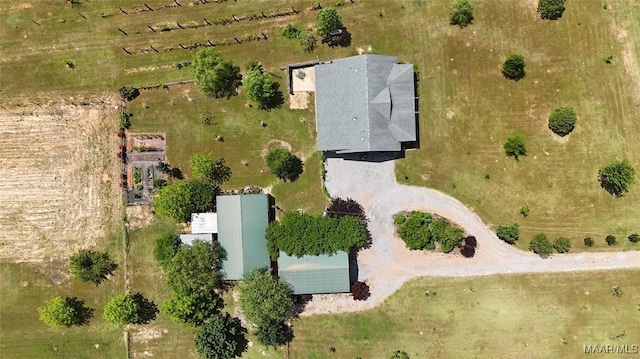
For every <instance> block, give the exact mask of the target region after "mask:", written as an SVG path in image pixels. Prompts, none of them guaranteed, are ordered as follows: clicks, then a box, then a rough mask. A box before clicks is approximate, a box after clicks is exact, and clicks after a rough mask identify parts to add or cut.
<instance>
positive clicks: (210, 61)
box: [191, 48, 242, 98]
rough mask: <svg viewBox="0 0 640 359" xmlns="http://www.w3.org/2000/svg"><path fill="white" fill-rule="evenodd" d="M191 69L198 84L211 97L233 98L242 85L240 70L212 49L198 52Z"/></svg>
mask: <svg viewBox="0 0 640 359" xmlns="http://www.w3.org/2000/svg"><path fill="white" fill-rule="evenodd" d="M191 68H192V69H193V74H194V76H195V78H196V83H197V84H198V85H199V86H200V88H201V89H202V91H204V93H205V94H207V95H209V96H213V97H216V98H221V97H231V96H233V95H235V94H236V93H237V91H236V89H237V88H238V86H240V84H241V83H242V75H241V74H240V68H239V67H238V66H235V65H234V64H233V63H232V62H231V61H229V60H225V59H223V58H222V57H221V56H220V54H219V53H218V52H216V51H215V50H213V49H211V48H206V49H203V50H200V51H198V52H197V53H196V54H195V56H194V57H193V61H191Z"/></svg>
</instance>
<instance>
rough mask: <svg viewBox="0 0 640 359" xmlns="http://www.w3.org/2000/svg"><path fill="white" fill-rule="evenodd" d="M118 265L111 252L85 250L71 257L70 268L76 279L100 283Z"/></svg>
mask: <svg viewBox="0 0 640 359" xmlns="http://www.w3.org/2000/svg"><path fill="white" fill-rule="evenodd" d="M117 267H118V265H117V264H115V263H114V262H113V261H112V260H111V258H109V253H106V252H95V251H91V250H83V251H79V252H78V253H76V254H74V255H72V256H71V258H69V270H70V271H71V274H73V276H74V277H75V278H76V279H79V280H81V281H83V282H88V283H93V284H95V285H98V284H100V283H102V281H103V280H105V279H107V276H109V275H111V274H113V271H114V270H116V268H117Z"/></svg>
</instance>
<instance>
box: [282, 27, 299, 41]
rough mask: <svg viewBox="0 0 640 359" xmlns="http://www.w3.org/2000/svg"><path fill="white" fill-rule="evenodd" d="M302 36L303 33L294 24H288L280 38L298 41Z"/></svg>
mask: <svg viewBox="0 0 640 359" xmlns="http://www.w3.org/2000/svg"><path fill="white" fill-rule="evenodd" d="M301 35H302V31H300V29H299V28H298V27H297V26H295V25H294V24H287V26H285V27H284V29H282V32H280V36H282V37H284V38H285V39H297V38H299V37H300V36H301Z"/></svg>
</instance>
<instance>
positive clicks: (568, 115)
mask: <svg viewBox="0 0 640 359" xmlns="http://www.w3.org/2000/svg"><path fill="white" fill-rule="evenodd" d="M576 120H577V115H576V112H575V111H574V110H573V108H571V107H558V108H557V109H555V110H554V111H553V112H552V113H551V116H549V129H550V130H551V131H553V133H555V134H556V135H558V136H562V137H564V136H566V135H568V134H570V133H571V132H572V131H573V129H574V127H575V125H576Z"/></svg>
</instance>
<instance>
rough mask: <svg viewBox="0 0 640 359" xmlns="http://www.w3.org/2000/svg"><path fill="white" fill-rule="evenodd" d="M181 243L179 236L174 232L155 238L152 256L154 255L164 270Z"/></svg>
mask: <svg viewBox="0 0 640 359" xmlns="http://www.w3.org/2000/svg"><path fill="white" fill-rule="evenodd" d="M181 245H182V242H181V241H180V236H178V235H177V234H175V233H167V234H165V235H164V236H162V237H160V238H158V239H157V240H156V246H155V247H154V248H153V256H154V257H156V260H157V261H158V262H159V263H160V265H161V266H162V268H164V269H165V270H166V269H167V266H168V265H169V264H170V263H171V260H172V259H173V257H175V255H176V253H178V249H180V246H181Z"/></svg>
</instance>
